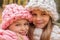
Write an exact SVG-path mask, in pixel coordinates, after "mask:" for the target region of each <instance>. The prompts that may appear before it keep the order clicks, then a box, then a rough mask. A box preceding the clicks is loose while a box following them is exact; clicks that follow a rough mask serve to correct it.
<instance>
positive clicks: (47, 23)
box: [26, 0, 60, 40]
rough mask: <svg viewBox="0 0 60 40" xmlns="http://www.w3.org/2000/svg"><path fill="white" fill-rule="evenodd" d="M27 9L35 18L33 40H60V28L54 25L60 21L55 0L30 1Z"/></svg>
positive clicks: (32, 31)
mask: <svg viewBox="0 0 60 40" xmlns="http://www.w3.org/2000/svg"><path fill="white" fill-rule="evenodd" d="M26 8H27V9H28V10H30V12H31V14H32V16H33V24H34V25H33V24H32V25H33V26H32V27H31V28H32V29H33V30H32V29H31V31H29V32H30V33H32V35H30V38H31V37H32V38H31V40H60V28H59V27H58V26H57V25H55V24H54V22H55V21H57V20H58V19H59V17H58V13H57V10H56V4H55V2H54V0H30V2H29V3H28V4H27V5H26Z"/></svg>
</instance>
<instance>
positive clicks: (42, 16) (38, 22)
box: [32, 9, 49, 28]
mask: <svg viewBox="0 0 60 40" xmlns="http://www.w3.org/2000/svg"><path fill="white" fill-rule="evenodd" d="M32 15H33V24H34V25H35V26H36V27H37V28H44V27H45V26H46V25H47V23H48V21H49V15H48V13H46V12H45V11H41V10H38V9H36V10H33V11H32Z"/></svg>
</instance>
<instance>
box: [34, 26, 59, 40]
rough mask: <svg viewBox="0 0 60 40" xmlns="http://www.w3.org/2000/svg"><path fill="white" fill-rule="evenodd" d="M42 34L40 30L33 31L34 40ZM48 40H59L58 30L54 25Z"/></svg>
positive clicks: (37, 39)
mask: <svg viewBox="0 0 60 40" xmlns="http://www.w3.org/2000/svg"><path fill="white" fill-rule="evenodd" d="M41 34H42V29H39V28H36V29H35V30H34V39H35V40H39V39H40V37H41ZM50 40H60V28H59V27H58V26H57V25H54V28H53V30H52V33H51V36H50Z"/></svg>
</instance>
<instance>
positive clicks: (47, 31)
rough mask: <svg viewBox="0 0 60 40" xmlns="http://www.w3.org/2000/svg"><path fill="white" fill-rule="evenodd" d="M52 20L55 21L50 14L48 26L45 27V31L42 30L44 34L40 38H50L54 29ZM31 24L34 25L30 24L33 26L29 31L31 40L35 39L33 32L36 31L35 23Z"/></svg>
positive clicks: (42, 39) (48, 39) (47, 39)
mask: <svg viewBox="0 0 60 40" xmlns="http://www.w3.org/2000/svg"><path fill="white" fill-rule="evenodd" d="M52 21H53V19H52V17H51V16H50V19H49V22H48V23H47V25H46V27H45V28H43V32H42V35H41V37H40V40H50V36H51V32H52V29H53V23H52ZM31 24H32V25H30V26H31V27H30V29H29V32H28V37H29V39H30V40H34V39H33V32H34V29H35V26H34V24H33V23H31Z"/></svg>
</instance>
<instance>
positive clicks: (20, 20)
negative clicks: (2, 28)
mask: <svg viewBox="0 0 60 40" xmlns="http://www.w3.org/2000/svg"><path fill="white" fill-rule="evenodd" d="M27 22H28V20H26V19H19V20H17V21H15V22H13V24H15V23H27Z"/></svg>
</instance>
